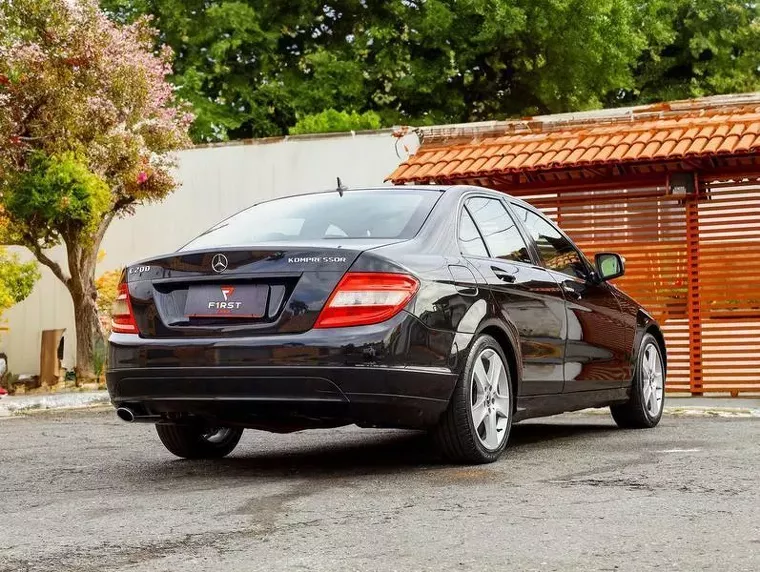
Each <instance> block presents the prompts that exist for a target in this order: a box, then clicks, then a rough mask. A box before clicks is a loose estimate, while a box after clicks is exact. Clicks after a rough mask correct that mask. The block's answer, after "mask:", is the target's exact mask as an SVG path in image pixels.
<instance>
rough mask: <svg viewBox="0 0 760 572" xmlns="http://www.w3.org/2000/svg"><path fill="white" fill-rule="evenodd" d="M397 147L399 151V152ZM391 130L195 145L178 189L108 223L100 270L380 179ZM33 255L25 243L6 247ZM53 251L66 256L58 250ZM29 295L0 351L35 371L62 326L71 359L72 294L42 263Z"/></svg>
mask: <svg viewBox="0 0 760 572" xmlns="http://www.w3.org/2000/svg"><path fill="white" fill-rule="evenodd" d="M397 150H398V153H397ZM402 151H403V145H402V144H400V140H398V139H396V138H394V137H393V136H392V131H391V130H382V131H373V132H363V133H357V134H352V133H348V134H343V133H342V134H335V135H319V136H299V137H288V138H276V139H262V140H253V141H241V142H236V143H230V144H222V145H210V146H201V147H196V148H193V149H190V150H187V151H183V152H182V153H180V154H179V165H178V176H179V180H180V181H181V186H180V188H179V189H178V190H177V191H176V192H174V193H173V194H172V195H170V196H169V197H168V198H167V199H166V200H165V201H164V202H162V203H159V204H153V205H145V206H141V207H139V208H138V209H137V212H136V214H135V215H134V216H131V217H128V218H125V219H120V220H116V221H114V222H113V224H111V227H110V229H109V230H108V233H107V234H106V236H105V240H104V241H103V245H102V249H103V250H104V251H105V257H104V259H103V260H102V262H101V263H100V264H99V266H98V275H100V274H101V273H103V272H106V271H108V270H114V269H120V268H122V267H123V266H125V265H126V264H128V263H130V262H133V261H135V260H139V259H141V258H146V257H149V256H154V255H160V254H164V253H169V252H172V251H174V250H176V249H177V248H179V247H180V246H182V245H183V244H184V243H185V242H187V241H188V240H190V239H191V238H193V237H194V236H196V235H198V234H199V233H201V232H203V231H204V230H205V229H207V228H208V227H210V226H211V225H213V224H214V223H216V222H217V221H219V220H221V219H223V218H225V217H227V216H229V215H231V214H233V213H235V212H237V211H239V210H241V209H243V208H245V207H247V206H250V205H251V204H253V203H256V202H259V201H262V200H266V199H271V198H275V197H280V196H286V195H292V194H299V193H306V192H312V191H318V190H326V189H331V188H335V187H336V178H337V177H340V178H341V180H342V182H343V184H344V185H346V186H348V187H362V186H371V185H381V184H383V179H384V178H385V177H386V176H387V175H388V174H390V173H391V172H392V171H393V170H394V169H395V167H396V166H397V165H398V164H399V162H400V160H401V159H403V158H405V155H406V154H405V153H404V154H401V153H402ZM9 250H11V251H17V252H19V254H20V255H21V256H22V257H24V258H32V256H31V253H29V252H28V251H27V250H26V249H24V248H15V247H14V248H11V249H9ZM51 256H52V257H53V258H55V259H56V260H58V261H59V262H61V263H62V264H63V263H65V258H64V256H63V250H62V249H60V248H58V249H54V250H52V251H51ZM41 272H42V278H41V280H40V281H39V282H38V283H37V285H36V287H35V289H34V291H33V292H32V294H31V295H30V296H29V298H27V299H26V300H24V301H23V302H22V303H20V304H18V305H17V306H15V307H14V308H11V309H10V310H9V311H7V312H6V313H5V315H4V316H3V320H4V321H5V322H6V323H5V324H4V325H5V326H7V327H8V331H6V332H4V333H2V334H1V336H2V337H0V351H3V352H5V353H6V354H7V355H8V361H9V368H10V370H11V371H13V372H14V373H16V374H37V373H39V365H40V364H39V359H40V358H39V356H40V340H41V333H42V331H43V330H53V329H62V328H65V329H66V333H65V335H64V357H63V365H64V367H66V368H71V367H73V365H74V356H75V350H76V336H75V333H74V312H73V309H72V305H71V299H70V298H69V294H68V292H67V291H66V289H65V288H64V286H63V285H62V284H61V283H60V282H59V281H58V280H57V279H56V278H55V277H54V276H53V274H52V273H51V272H50V270H48V269H47V268H46V267H44V266H41Z"/></svg>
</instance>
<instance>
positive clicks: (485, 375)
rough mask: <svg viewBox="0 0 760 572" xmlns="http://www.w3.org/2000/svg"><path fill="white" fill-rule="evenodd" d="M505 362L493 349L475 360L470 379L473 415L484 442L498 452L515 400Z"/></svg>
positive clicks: (476, 429) (486, 446)
mask: <svg viewBox="0 0 760 572" xmlns="http://www.w3.org/2000/svg"><path fill="white" fill-rule="evenodd" d="M508 384H509V379H508V378H507V371H506V366H505V364H504V361H503V360H502V359H501V356H499V354H498V353H497V352H496V351H494V350H493V349H491V348H486V349H484V350H483V351H482V352H480V354H479V355H478V357H477V358H476V360H475V367H474V368H473V371H472V377H471V379H470V395H471V398H470V414H471V416H472V423H473V426H474V427H475V433H476V434H477V435H478V439H479V440H480V442H481V444H482V445H483V446H484V447H485V448H486V449H488V450H489V451H495V450H496V449H498V448H499V446H500V445H501V444H502V442H503V441H504V438H505V437H506V435H507V427H508V424H509V415H510V413H511V403H510V402H509V385H508Z"/></svg>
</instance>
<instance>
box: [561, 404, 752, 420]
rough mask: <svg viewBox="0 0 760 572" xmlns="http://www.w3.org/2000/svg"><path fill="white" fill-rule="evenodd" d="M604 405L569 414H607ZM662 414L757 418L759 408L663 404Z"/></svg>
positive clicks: (670, 415)
mask: <svg viewBox="0 0 760 572" xmlns="http://www.w3.org/2000/svg"><path fill="white" fill-rule="evenodd" d="M609 413H610V412H609V409H608V408H606V407H602V408H598V409H581V410H580V411H573V412H572V413H570V415H609ZM663 415H665V416H668V417H725V418H734V419H736V418H758V419H760V409H754V408H749V407H719V406H715V407H711V406H693V407H689V406H671V407H668V406H667V405H666V406H665V410H664V411H663Z"/></svg>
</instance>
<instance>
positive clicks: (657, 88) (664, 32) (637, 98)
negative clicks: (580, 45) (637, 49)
mask: <svg viewBox="0 0 760 572" xmlns="http://www.w3.org/2000/svg"><path fill="white" fill-rule="evenodd" d="M648 5H649V7H650V9H651V10H652V14H651V18H650V20H649V21H650V22H660V24H659V25H660V34H659V40H660V41H656V42H652V43H650V45H649V46H648V47H647V49H646V50H644V51H643V52H642V54H641V56H640V58H639V61H638V64H637V66H636V69H635V78H636V86H635V88H634V90H633V91H630V92H627V93H622V94H620V99H619V100H618V101H617V103H630V102H637V103H647V102H655V101H668V100H674V99H685V98H691V97H702V96H707V95H714V94H724V93H739V92H749V91H756V90H758V89H760V68H758V54H759V53H760V5H758V4H757V3H754V2H743V1H741V0H721V1H719V2H716V1H715V0H675V1H673V2H659V1H653V0H649V2H648ZM663 23H667V26H665V27H663ZM609 103H616V102H615V101H611V102H609Z"/></svg>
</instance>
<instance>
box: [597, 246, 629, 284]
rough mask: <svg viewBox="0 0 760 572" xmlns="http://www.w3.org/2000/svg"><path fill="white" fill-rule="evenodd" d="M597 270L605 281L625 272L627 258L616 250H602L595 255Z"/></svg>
mask: <svg viewBox="0 0 760 572" xmlns="http://www.w3.org/2000/svg"><path fill="white" fill-rule="evenodd" d="M595 262H596V270H597V272H598V274H599V278H601V280H602V281H603V282H606V281H607V280H614V279H615V278H619V277H621V276H622V275H623V274H625V260H623V257H622V256H620V255H619V254H615V253H614V252H600V253H599V254H597V255H596V257H595Z"/></svg>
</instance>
